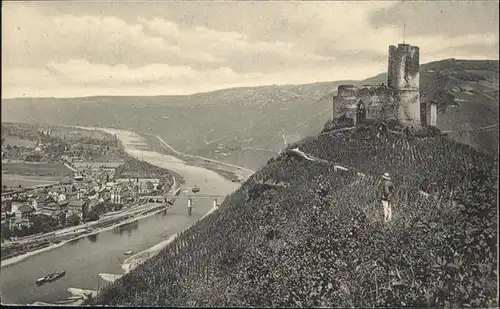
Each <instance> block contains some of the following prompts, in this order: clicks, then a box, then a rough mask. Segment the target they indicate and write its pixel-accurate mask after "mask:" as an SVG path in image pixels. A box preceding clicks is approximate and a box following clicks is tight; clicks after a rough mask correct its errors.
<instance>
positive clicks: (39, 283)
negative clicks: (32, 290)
mask: <svg viewBox="0 0 500 309" xmlns="http://www.w3.org/2000/svg"><path fill="white" fill-rule="evenodd" d="M44 283H45V277H41V278H38V279H36V284H37V285H42V284H44Z"/></svg>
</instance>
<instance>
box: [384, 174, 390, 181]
mask: <svg viewBox="0 0 500 309" xmlns="http://www.w3.org/2000/svg"><path fill="white" fill-rule="evenodd" d="M382 178H384V179H387V180H391V177H390V176H389V173H385V174H384V175H383V176H382Z"/></svg>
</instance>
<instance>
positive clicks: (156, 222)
mask: <svg viewBox="0 0 500 309" xmlns="http://www.w3.org/2000/svg"><path fill="white" fill-rule="evenodd" d="M102 130H103V131H105V132H107V133H110V134H116V136H117V137H118V139H119V140H120V141H121V142H122V144H123V146H124V148H125V151H126V152H127V153H129V154H130V155H132V156H133V157H135V158H137V159H142V160H144V161H146V162H148V163H151V164H153V165H156V166H159V167H162V168H165V169H169V170H172V171H174V172H176V173H178V174H180V175H181V176H182V177H183V178H184V181H185V186H186V187H193V186H194V185H197V186H198V187H200V189H201V191H200V193H199V194H204V195H205V194H206V195H222V196H225V195H228V194H230V193H231V192H233V191H234V190H236V189H237V187H238V186H239V184H238V183H233V182H231V181H229V180H227V179H225V178H223V177H222V176H220V175H219V174H217V173H215V172H212V171H210V170H207V169H204V168H201V167H196V166H190V165H187V164H186V163H185V162H184V161H182V160H179V159H178V158H175V157H173V156H169V155H164V154H160V153H158V152H153V151H150V150H146V149H147V147H148V146H147V144H146V143H145V141H144V139H143V138H142V137H141V136H139V135H138V134H136V133H133V132H129V131H123V130H115V129H102ZM220 202H221V201H219V203H220ZM212 206H213V201H212V200H211V199H199V200H196V199H195V200H193V212H192V215H191V216H188V215H187V202H186V200H183V199H180V200H177V201H176V202H175V203H174V205H172V206H171V207H170V208H169V209H168V211H163V212H160V213H158V214H155V215H152V216H150V217H147V218H144V219H140V220H138V221H135V222H134V223H131V224H127V225H124V226H120V227H116V228H114V229H112V230H109V231H103V232H101V233H99V234H96V235H93V236H87V237H83V238H80V239H77V240H75V241H72V242H69V243H67V244H65V245H63V246H61V247H58V248H55V249H52V250H49V251H45V252H42V253H40V254H37V255H34V256H31V257H29V258H26V259H25V260H22V261H21V262H19V263H15V264H11V265H7V266H4V267H2V268H1V270H0V282H1V290H0V294H1V301H2V303H3V304H9V303H11V304H32V303H34V302H36V301H41V302H47V303H54V302H56V301H60V300H64V299H66V298H67V297H68V296H69V293H68V291H67V289H68V288H82V289H93V290H95V289H97V285H98V280H99V279H98V274H99V273H114V274H120V273H123V270H122V264H123V262H124V260H125V259H126V258H127V256H125V255H124V252H126V251H129V250H133V251H134V252H140V251H143V250H145V249H147V248H150V247H152V246H153V245H155V244H157V243H160V242H162V241H165V240H166V239H168V238H169V237H171V236H172V235H174V234H176V233H178V232H180V231H182V230H184V229H185V228H187V227H189V226H191V225H192V224H194V223H195V222H196V221H197V220H198V219H200V218H202V217H203V216H204V215H205V214H206V213H207V212H208V211H209V210H210V209H211V208H212ZM58 269H64V270H66V276H64V277H62V278H61V279H59V280H56V281H54V282H52V283H48V284H45V285H42V286H37V285H36V284H35V281H36V279H37V278H39V277H42V276H45V275H47V274H48V273H49V272H52V271H54V270H58ZM100 282H101V283H102V279H101V280H100Z"/></svg>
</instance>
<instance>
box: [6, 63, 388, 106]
mask: <svg viewBox="0 0 500 309" xmlns="http://www.w3.org/2000/svg"><path fill="white" fill-rule="evenodd" d="M379 70H380V67H379V66H377V65H375V66H370V67H357V68H349V67H346V68H339V69H337V70H331V69H330V68H327V69H323V70H318V69H312V70H300V71H297V70H293V69H287V70H285V71H279V72H274V73H237V72H235V71H234V70H232V69H231V68H229V67H223V68H218V69H212V70H195V69H193V68H191V67H188V66H170V65H168V64H162V63H156V64H148V65H145V66H142V67H138V68H131V67H128V66H126V65H108V64H102V63H90V62H88V61H86V60H82V59H79V60H69V61H67V62H63V63H57V62H51V63H50V64H49V65H47V67H46V68H44V69H34V68H14V69H4V70H2V88H3V92H2V97H4V98H9V97H23V96H28V97H33V96H41V97H51V96H55V97H67V96H70V97H71V96H92V95H96V94H100V95H105V94H106V95H113V94H114V95H162V94H163V95H169V94H171V95H173V94H179V93H185V94H190V93H196V92H206V91H211V90H214V89H220V88H232V87H244V86H258V85H270V84H283V81H286V83H295V84H298V83H310V82H315V81H317V80H318V79H319V80H323V81H327V80H331V79H332V76H333V78H334V79H337V80H340V79H348V78H349V77H350V76H351V74H358V75H360V74H364V73H366V72H368V73H369V74H375V73H377V72H379Z"/></svg>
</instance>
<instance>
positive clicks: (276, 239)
mask: <svg viewBox="0 0 500 309" xmlns="http://www.w3.org/2000/svg"><path fill="white" fill-rule="evenodd" d="M295 146H298V147H299V148H300V149H301V150H302V151H304V152H307V153H308V154H312V155H314V156H316V157H319V158H322V159H325V160H328V161H329V162H337V163H340V164H344V165H348V166H351V167H355V168H356V169H358V170H359V171H362V172H363V173H364V174H365V176H364V177H360V176H358V174H357V173H356V172H339V171H335V166H334V165H333V164H326V163H322V162H312V161H307V160H304V159H302V158H300V157H297V156H294V155H290V153H289V152H285V153H284V154H282V155H280V156H279V157H278V158H276V159H272V160H270V161H269V162H268V164H267V165H266V166H265V167H264V168H263V169H261V170H260V171H258V172H257V173H256V174H254V175H253V176H252V177H251V179H249V180H248V181H247V182H245V183H244V184H243V185H242V187H241V188H240V189H239V190H238V191H236V192H235V193H233V194H232V195H231V196H230V197H229V198H227V199H226V200H225V201H224V203H223V204H222V205H221V207H220V209H219V210H218V211H217V212H214V213H212V214H211V215H209V216H208V217H207V218H206V219H205V220H203V221H202V222H200V223H199V224H197V225H195V226H193V227H192V228H190V229H189V230H188V231H186V232H185V233H183V234H182V235H180V237H178V238H177V239H176V240H175V241H174V242H173V243H172V245H171V246H169V247H167V248H165V249H164V250H163V251H162V252H160V253H159V254H158V255H157V256H156V257H155V258H153V259H151V260H149V261H147V262H145V263H144V264H143V265H141V266H139V267H138V268H137V269H136V270H134V271H132V272H131V273H129V274H128V275H126V276H124V277H123V278H121V279H119V280H118V281H116V282H115V284H113V285H111V286H108V287H106V288H105V290H104V291H103V292H102V293H100V296H99V299H98V300H97V303H99V304H107V305H142V304H149V305H160V306H161V305H167V306H182V305H198V306H200V305H202V306H335V307H347V306H363V307H373V306H389V307H391V306H461V307H464V306H465V307H466V306H469V307H485V306H494V305H497V304H498V300H497V299H496V288H497V283H496V277H497V273H496V271H497V270H496V262H497V255H496V252H497V250H496V243H497V236H496V235H497V230H496V194H495V192H496V191H497V185H496V177H497V176H496V162H494V160H493V159H492V158H491V157H489V156H487V155H484V154H481V153H478V152H476V151H475V150H473V149H471V148H470V147H468V146H463V145H461V144H457V143H455V142H453V141H451V140H449V139H447V138H446V137H435V138H425V139H406V138H403V137H401V136H398V135H393V134H391V133H385V134H382V135H381V136H379V137H377V136H376V132H374V131H373V130H366V128H365V129H363V128H361V129H359V130H356V131H355V132H353V133H351V132H343V133H331V134H324V135H320V136H318V137H315V138H310V139H307V140H305V141H302V142H299V143H298V144H297V145H294V147H295ZM386 171H387V172H390V173H392V174H393V177H394V179H395V180H394V182H395V185H396V187H397V188H398V190H397V193H396V197H395V201H394V210H393V212H394V220H393V222H392V224H391V225H389V226H386V225H384V224H382V223H381V220H380V209H379V207H378V205H377V204H376V200H377V194H376V190H375V188H376V184H377V182H378V175H380V173H382V172H386ZM419 190H427V192H428V193H430V194H431V195H430V196H424V195H422V194H421V193H420V192H419Z"/></svg>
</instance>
